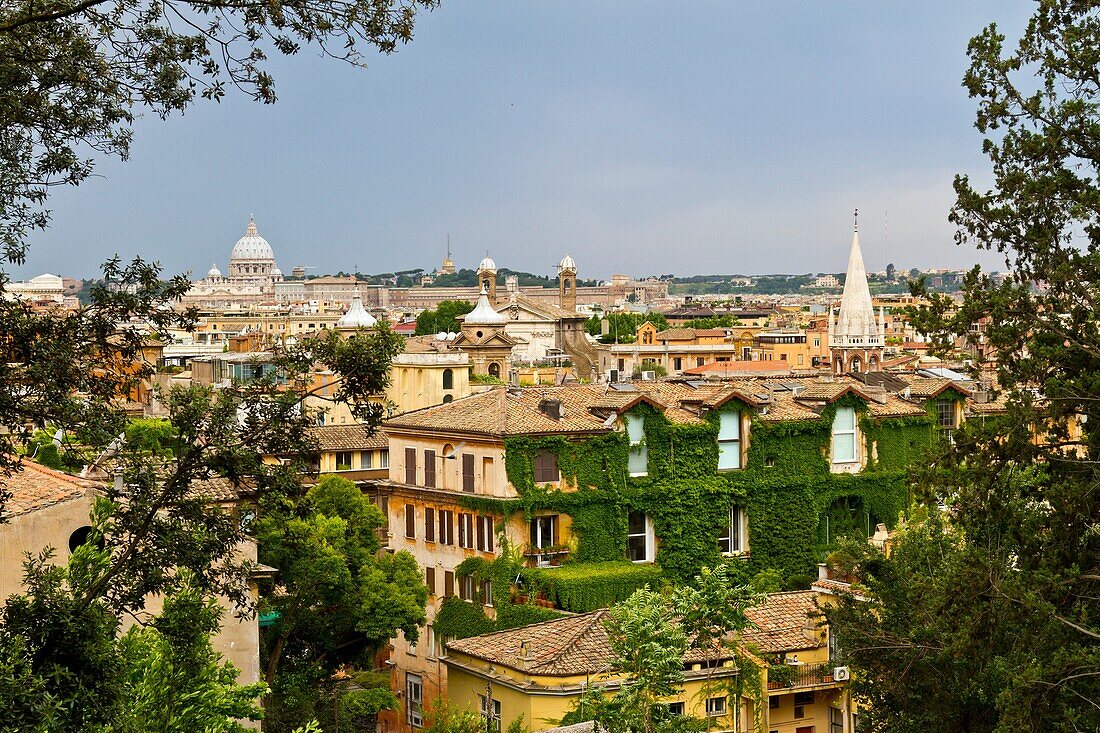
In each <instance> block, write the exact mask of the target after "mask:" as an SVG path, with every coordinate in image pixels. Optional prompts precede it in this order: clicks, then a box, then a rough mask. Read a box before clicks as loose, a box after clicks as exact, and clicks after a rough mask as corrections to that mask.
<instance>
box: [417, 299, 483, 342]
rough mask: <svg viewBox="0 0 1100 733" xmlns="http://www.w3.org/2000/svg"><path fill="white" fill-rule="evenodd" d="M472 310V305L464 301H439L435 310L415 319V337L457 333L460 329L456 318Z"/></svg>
mask: <svg viewBox="0 0 1100 733" xmlns="http://www.w3.org/2000/svg"><path fill="white" fill-rule="evenodd" d="M473 309H474V304H473V303H470V302H468V301H465V300H443V301H440V303H439V305H438V306H436V308H435V310H426V311H424V312H423V313H421V314H420V315H418V316H417V317H416V335H417V336H429V335H432V334H436V333H458V331H459V330H460V329H461V328H462V324H460V323H459V322H458V316H464V315H466V314H467V313H469V312H470V311H472V310H473Z"/></svg>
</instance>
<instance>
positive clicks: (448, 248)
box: [447, 232, 451, 260]
mask: <svg viewBox="0 0 1100 733" xmlns="http://www.w3.org/2000/svg"><path fill="white" fill-rule="evenodd" d="M447 259H448V260H449V259H451V233H450V232H447Z"/></svg>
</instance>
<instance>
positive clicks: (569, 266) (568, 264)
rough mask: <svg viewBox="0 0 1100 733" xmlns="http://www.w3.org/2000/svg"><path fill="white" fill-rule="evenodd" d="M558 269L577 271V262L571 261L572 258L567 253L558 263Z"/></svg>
mask: <svg viewBox="0 0 1100 733" xmlns="http://www.w3.org/2000/svg"><path fill="white" fill-rule="evenodd" d="M558 269H559V270H569V271H571V272H576V271H577V263H576V262H574V261H573V258H572V257H570V256H569V255H566V256H565V257H562V259H561V262H559V263H558Z"/></svg>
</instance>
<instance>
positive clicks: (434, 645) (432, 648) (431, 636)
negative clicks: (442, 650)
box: [428, 626, 439, 659]
mask: <svg viewBox="0 0 1100 733" xmlns="http://www.w3.org/2000/svg"><path fill="white" fill-rule="evenodd" d="M428 656H429V657H430V658H432V659H435V658H436V657H438V656H439V639H437V638H436V635H435V627H434V626H429V627H428Z"/></svg>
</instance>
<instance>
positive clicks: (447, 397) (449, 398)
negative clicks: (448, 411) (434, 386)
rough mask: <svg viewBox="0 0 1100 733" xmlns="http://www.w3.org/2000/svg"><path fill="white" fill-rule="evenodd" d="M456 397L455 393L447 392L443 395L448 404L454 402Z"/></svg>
mask: <svg viewBox="0 0 1100 733" xmlns="http://www.w3.org/2000/svg"><path fill="white" fill-rule="evenodd" d="M454 399H455V398H454V395H449V394H445V395H443V404H444V405H446V404H447V403H448V402H454Z"/></svg>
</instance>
